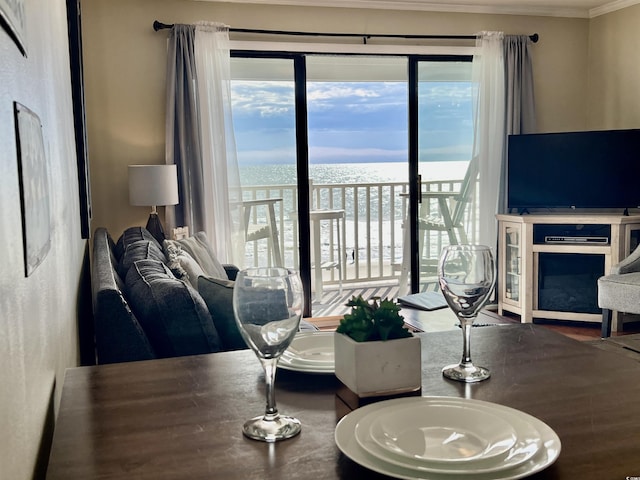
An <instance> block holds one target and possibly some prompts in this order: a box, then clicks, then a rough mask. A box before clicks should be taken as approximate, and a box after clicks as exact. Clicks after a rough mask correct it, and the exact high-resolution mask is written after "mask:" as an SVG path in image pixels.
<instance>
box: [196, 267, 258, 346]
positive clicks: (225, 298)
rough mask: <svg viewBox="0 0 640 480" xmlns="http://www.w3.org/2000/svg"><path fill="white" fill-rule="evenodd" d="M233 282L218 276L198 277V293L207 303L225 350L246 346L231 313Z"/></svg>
mask: <svg viewBox="0 0 640 480" xmlns="http://www.w3.org/2000/svg"><path fill="white" fill-rule="evenodd" d="M234 285H235V282H233V281H231V280H222V279H220V278H211V277H205V276H202V277H199V278H198V293H200V296H201V297H202V298H203V299H204V302H205V303H206V304H207V308H208V309H209V313H211V317H212V318H213V323H214V324H215V326H216V330H217V331H218V334H219V335H220V338H221V339H222V344H223V345H224V347H225V350H239V349H241V348H247V344H246V342H245V341H244V339H243V338H242V335H241V334H240V330H239V329H238V326H237V325H236V320H235V317H234V315H233V287H234Z"/></svg>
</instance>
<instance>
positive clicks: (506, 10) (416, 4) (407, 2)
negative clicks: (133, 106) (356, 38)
mask: <svg viewBox="0 0 640 480" xmlns="http://www.w3.org/2000/svg"><path fill="white" fill-rule="evenodd" d="M195 1H199V2H214V1H218V2H221V3H251V4H258V5H289V6H300V7H332V8H369V9H380V10H411V11H428V12H452V13H483V14H493V15H524V16H547V17H570V18H589V17H590V14H591V12H592V11H594V10H597V9H591V10H589V9H587V8H578V7H565V6H562V7H553V6H534V5H521V6H518V5H513V4H511V5H488V4H484V5H480V4H475V5H470V4H451V3H448V4H442V3H431V2H424V1H420V0H401V1H395V0H322V1H319V0H195ZM638 2H640V0H618V1H615V2H613V3H614V4H615V3H630V4H634V3H638ZM599 8H603V7H599ZM619 8H624V6H621V7H619ZM615 9H616V10H617V9H618V8H615ZM605 13H607V12H605Z"/></svg>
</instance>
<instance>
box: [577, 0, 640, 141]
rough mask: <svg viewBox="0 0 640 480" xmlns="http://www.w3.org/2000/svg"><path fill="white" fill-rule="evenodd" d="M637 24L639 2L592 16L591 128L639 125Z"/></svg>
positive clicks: (639, 36)
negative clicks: (599, 15)
mask: <svg viewBox="0 0 640 480" xmlns="http://www.w3.org/2000/svg"><path fill="white" fill-rule="evenodd" d="M639 27H640V5H635V6H633V7H628V8H625V9H624V10H619V11H617V12H613V13H610V14H608V15H603V16H601V17H596V18H594V19H592V20H591V26H590V32H589V77H588V78H589V97H588V98H589V101H588V105H589V112H588V119H589V123H588V125H589V127H590V128H593V129H616V128H640V95H638V87H639V86H640V61H639V60H638V52H639V51H640V28H639Z"/></svg>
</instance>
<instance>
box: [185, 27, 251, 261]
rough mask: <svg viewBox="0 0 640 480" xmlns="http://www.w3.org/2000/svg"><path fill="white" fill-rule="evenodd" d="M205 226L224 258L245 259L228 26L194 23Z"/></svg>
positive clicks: (231, 259) (223, 259)
mask: <svg viewBox="0 0 640 480" xmlns="http://www.w3.org/2000/svg"><path fill="white" fill-rule="evenodd" d="M194 51H195V63H196V71H197V72H198V81H197V91H198V95H197V97H198V110H199V115H200V133H201V145H202V176H203V179H204V182H203V190H204V191H203V197H204V211H205V212H206V214H205V215H204V226H203V228H204V230H205V232H206V233H207V236H208V238H209V239H210V241H211V244H212V247H213V248H214V250H215V252H216V254H217V255H218V258H219V259H220V260H221V261H222V262H227V263H235V264H237V265H241V264H242V258H243V257H244V238H243V237H242V236H243V235H244V230H243V224H242V222H241V220H242V218H241V217H242V203H241V200H242V192H241V189H240V176H239V172H238V160H237V154H236V143H235V136H234V133H233V121H232V115H231V87H230V81H231V73H230V58H231V57H230V51H229V27H228V26H226V25H223V24H220V23H211V22H199V23H197V24H196V32H195V41H194Z"/></svg>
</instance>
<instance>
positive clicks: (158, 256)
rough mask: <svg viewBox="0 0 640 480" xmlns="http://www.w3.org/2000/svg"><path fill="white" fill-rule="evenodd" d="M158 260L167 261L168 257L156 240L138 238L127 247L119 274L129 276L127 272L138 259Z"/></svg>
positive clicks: (121, 259)
mask: <svg viewBox="0 0 640 480" xmlns="http://www.w3.org/2000/svg"><path fill="white" fill-rule="evenodd" d="M148 259H152V260H158V261H159V262H166V260H167V259H166V257H165V256H164V253H162V250H161V249H159V248H158V243H157V242H156V241H155V240H154V241H153V242H151V241H149V240H138V241H137V242H133V243H130V244H128V245H127V246H126V247H125V250H124V253H123V254H122V257H120V262H119V263H118V274H119V275H120V277H121V278H126V277H127V272H128V271H129V268H131V265H133V264H134V263H135V262H137V261H138V260H148Z"/></svg>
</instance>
